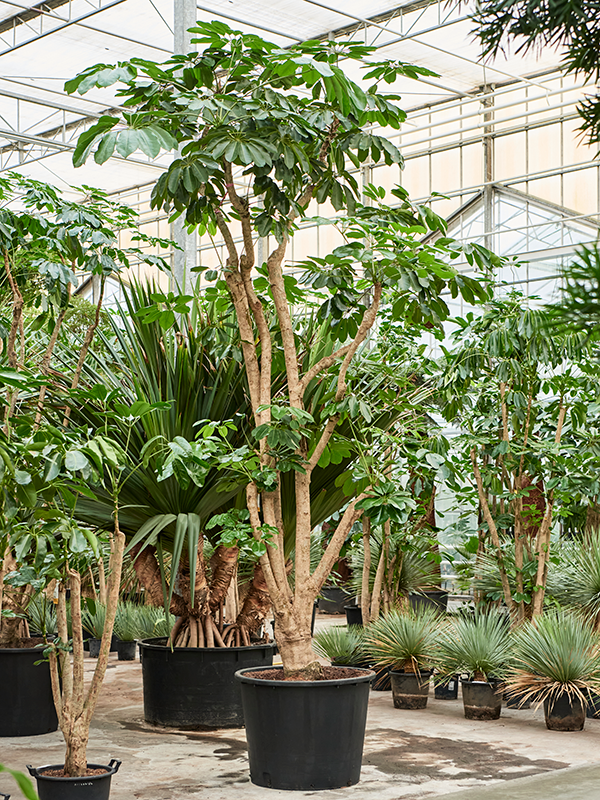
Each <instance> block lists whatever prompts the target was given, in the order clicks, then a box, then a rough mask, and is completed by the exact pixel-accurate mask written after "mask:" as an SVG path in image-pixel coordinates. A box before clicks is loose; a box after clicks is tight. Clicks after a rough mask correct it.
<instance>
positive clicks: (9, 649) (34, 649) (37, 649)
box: [0, 642, 48, 653]
mask: <svg viewBox="0 0 600 800" xmlns="http://www.w3.org/2000/svg"><path fill="white" fill-rule="evenodd" d="M46 647H48V645H47V644H46V643H45V642H42V644H36V646H35V647H0V653H43V652H44V650H45V648H46Z"/></svg>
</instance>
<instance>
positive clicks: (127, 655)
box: [117, 639, 137, 661]
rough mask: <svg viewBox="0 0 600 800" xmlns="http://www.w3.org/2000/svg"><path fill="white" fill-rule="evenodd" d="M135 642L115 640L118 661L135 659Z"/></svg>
mask: <svg viewBox="0 0 600 800" xmlns="http://www.w3.org/2000/svg"><path fill="white" fill-rule="evenodd" d="M136 648H137V642H136V641H135V640H134V641H133V642H125V641H122V640H121V639H119V641H118V642H117V659H118V660H119V661H135V653H136Z"/></svg>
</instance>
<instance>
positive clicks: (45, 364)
mask: <svg viewBox="0 0 600 800" xmlns="http://www.w3.org/2000/svg"><path fill="white" fill-rule="evenodd" d="M73 268H75V264H73ZM70 299H71V284H69V290H68V292H67V304H66V306H65V307H64V308H63V309H62V310H61V312H60V314H59V315H58V317H57V319H56V323H55V325H54V330H53V331H52V333H51V335H50V339H49V341H48V346H47V347H46V352H45V353H44V357H43V358H42V361H41V363H40V372H41V373H42V375H47V374H48V371H49V369H50V360H51V359H52V353H53V352H54V348H55V347H56V343H57V341H58V336H59V334H60V329H61V328H62V324H63V322H64V321H65V317H66V315H67V312H68V310H69V301H70ZM46 389H47V385H46V384H44V385H43V386H42V387H41V388H40V393H39V394H38V401H37V411H36V415H35V422H34V426H35V427H36V428H37V427H39V425H40V423H41V421H42V412H43V410H44V400H45V398H46Z"/></svg>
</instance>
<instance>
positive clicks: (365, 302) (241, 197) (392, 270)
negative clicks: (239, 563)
mask: <svg viewBox="0 0 600 800" xmlns="http://www.w3.org/2000/svg"><path fill="white" fill-rule="evenodd" d="M191 30H192V32H193V33H195V34H197V37H198V38H196V39H194V40H193V43H194V44H197V45H199V46H200V48H199V52H194V53H189V54H187V55H181V56H173V57H172V58H171V59H169V61H167V62H166V63H163V64H156V63H153V62H149V61H143V60H140V59H131V60H130V61H128V62H124V63H121V64H118V65H116V66H108V65H104V64H99V65H96V66H94V67H91V68H89V69H87V70H85V71H84V72H83V73H81V74H80V75H78V76H77V77H76V78H74V79H73V80H71V81H69V82H68V83H67V84H66V88H67V91H69V92H75V91H79V92H80V93H82V94H83V93H85V92H86V91H87V90H88V89H90V88H92V87H102V86H108V85H110V84H112V83H116V82H120V83H121V84H122V86H121V87H120V88H119V89H118V91H117V94H118V96H119V97H120V99H121V102H122V103H123V105H124V106H125V107H126V108H127V109H128V111H127V112H126V113H124V114H123V115H122V116H121V117H120V118H117V117H112V116H111V117H102V118H101V119H100V120H98V122H97V123H96V124H95V125H94V126H93V127H91V128H90V129H88V130H87V131H86V132H85V133H84V134H82V136H81V137H80V139H79V142H78V145H77V148H76V150H75V153H74V163H75V164H76V165H79V164H82V163H83V162H84V161H85V160H86V158H88V157H89V156H90V154H92V153H93V155H94V159H95V160H96V161H97V162H98V163H102V162H103V161H105V160H106V159H107V158H109V157H110V155H111V154H112V153H113V152H114V151H115V150H116V151H117V152H118V153H120V154H121V155H123V156H128V155H129V154H131V153H132V152H134V150H135V149H136V148H140V149H141V150H142V151H144V152H146V153H147V154H149V155H156V154H157V153H158V152H159V150H160V147H161V146H167V147H168V146H171V145H172V144H173V143H176V144H177V147H178V148H179V153H180V155H179V157H177V158H176V159H175V160H174V161H173V163H172V164H171V166H170V167H169V169H168V170H167V171H166V172H165V173H164V174H163V175H162V176H161V177H160V178H159V179H158V181H157V183H156V186H155V187H154V190H153V195H152V204H153V206H154V207H156V208H158V207H165V208H166V209H168V210H171V211H172V218H175V217H176V216H178V215H185V221H186V223H187V224H188V225H189V226H190V227H191V228H193V227H197V228H198V230H199V231H200V233H201V234H202V235H209V236H211V237H215V236H216V235H217V234H218V236H219V237H220V240H222V243H223V247H224V251H225V253H226V255H225V258H224V259H223V261H222V262H221V264H220V268H219V270H215V271H214V273H215V274H213V275H210V274H209V273H207V277H209V278H213V279H214V278H217V277H220V278H221V279H222V280H223V281H224V283H225V284H226V286H227V288H228V290H229V293H230V296H231V299H232V302H233V305H234V307H235V312H236V318H237V324H238V327H239V333H240V337H241V342H242V351H243V358H244V362H245V367H246V372H247V379H248V389H249V395H250V403H251V406H252V413H253V418H254V423H255V428H254V431H253V440H254V442H255V444H256V451H257V456H258V460H259V466H258V468H257V469H255V470H253V474H252V475H250V476H249V478H250V479H249V480H248V482H247V485H246V490H245V492H246V503H247V508H248V512H249V521H250V524H251V526H252V530H253V535H254V536H255V538H256V539H257V540H260V541H264V540H265V532H266V533H267V534H268V535H267V537H266V541H267V547H266V553H265V554H264V555H262V556H261V566H262V569H263V573H264V577H265V581H266V585H267V586H268V590H269V593H270V595H271V600H272V603H273V607H274V612H275V618H276V630H277V642H278V646H279V650H280V652H281V655H282V659H283V663H284V671H285V673H286V674H287V675H289V676H293V675H300V676H302V677H307V678H310V677H316V676H319V675H320V672H321V668H320V666H319V664H318V663H317V662H316V660H315V656H314V653H313V651H312V647H311V634H310V623H311V613H312V607H313V602H314V599H315V598H316V596H317V594H318V593H319V590H320V588H321V586H322V584H323V582H324V581H325V579H326V578H327V576H328V574H329V572H330V570H331V568H332V567H333V565H334V563H335V561H336V559H337V557H338V554H339V551H340V548H341V546H342V544H343V542H344V541H345V539H346V537H347V535H348V533H349V531H350V529H351V527H352V525H353V524H354V522H355V521H356V520H357V519H358V518H359V516H360V514H361V513H362V511H361V507H360V504H361V502H362V500H364V499H366V498H367V497H369V496H370V494H369V492H370V488H371V483H370V482H366V481H365V480H364V476H363V484H362V487H361V488H362V491H361V492H360V494H358V495H357V496H355V497H354V499H353V500H352V501H351V502H349V503H348V505H347V507H346V508H345V510H344V511H343V513H342V514H341V516H340V518H339V521H338V523H337V525H336V527H335V530H334V532H333V533H332V535H331V537H330V540H329V543H328V545H327V547H326V549H325V552H324V554H323V556H322V558H321V560H320V562H319V564H318V565H317V566H316V567H315V568H311V559H310V542H311V533H312V529H313V522H312V520H311V512H310V488H311V476H312V475H313V472H314V470H315V468H316V466H317V465H318V464H319V462H322V460H323V459H326V458H327V457H328V455H330V454H331V452H332V451H334V450H335V449H336V448H337V447H339V446H340V444H341V443H340V442H339V440H338V438H337V437H336V427H337V426H338V425H339V423H340V421H341V420H343V419H344V418H345V416H346V415H347V414H348V409H349V401H350V398H349V397H348V394H347V380H346V378H347V374H348V370H349V368H350V366H351V363H352V360H353V358H354V356H355V355H356V353H357V352H358V350H359V348H361V347H362V346H365V342H366V340H367V337H368V336H369V335H370V334H371V332H372V331H373V329H374V326H375V323H376V320H377V314H378V311H379V309H380V307H381V305H382V302H384V300H385V298H386V296H387V295H389V296H390V298H391V299H392V302H393V309H394V314H395V315H396V316H397V317H398V318H403V319H405V320H406V322H407V324H414V325H424V324H428V325H430V326H431V327H435V326H436V325H440V324H441V321H442V320H443V319H444V318H445V317H446V316H447V314H448V309H447V307H446V305H445V303H444V302H443V300H442V299H441V298H440V293H441V291H442V290H443V289H445V288H447V287H450V290H451V292H452V293H453V294H454V295H456V294H458V293H459V292H464V293H465V294H466V296H467V299H469V300H470V301H472V300H473V298H474V295H475V294H478V295H479V296H480V297H483V295H484V293H485V292H484V290H483V289H482V288H481V286H480V285H479V283H478V282H477V281H475V280H473V279H469V278H466V277H464V276H461V275H458V274H457V273H456V271H455V270H454V269H453V268H452V267H450V266H448V263H447V262H448V261H449V260H450V259H452V258H454V257H458V256H459V254H460V250H461V248H460V247H459V246H458V245H457V244H455V243H453V242H451V241H450V240H448V239H445V238H441V239H438V241H437V242H436V243H435V244H434V245H428V244H423V243H420V241H419V238H420V237H421V236H422V235H423V234H424V233H426V232H427V231H428V230H440V229H441V230H442V231H443V232H445V226H444V223H443V221H442V220H440V219H439V218H438V217H437V216H436V215H435V214H434V213H433V212H432V211H431V210H430V209H429V208H428V207H425V206H424V207H417V206H415V205H413V204H412V203H411V202H410V201H409V199H408V197H407V194H406V192H405V191H404V190H403V189H400V188H398V189H397V190H395V202H396V203H397V206H396V207H395V208H392V207H388V206H386V205H384V204H383V203H382V200H383V198H384V196H385V193H384V192H383V191H379V190H376V189H374V188H371V189H369V190H368V193H369V195H370V198H369V201H370V202H372V203H373V205H372V206H363V205H360V204H359V203H358V197H359V193H360V187H359V186H358V184H357V181H356V177H355V174H356V171H357V170H359V169H360V167H361V165H363V164H366V163H369V164H374V163H375V164H376V163H379V162H380V160H382V159H383V160H385V162H386V163H387V164H388V165H393V164H401V162H402V158H401V155H400V153H399V152H398V150H397V148H396V147H395V146H394V145H393V144H392V143H391V142H390V141H388V140H387V139H385V138H384V137H382V136H380V135H378V134H376V133H374V132H372V126H380V127H381V128H396V129H397V128H399V126H400V124H401V123H402V121H403V120H404V119H405V113H404V112H403V111H402V110H401V109H400V108H399V106H398V105H397V101H398V99H399V98H398V97H397V96H396V95H393V94H386V93H385V92H384V91H383V90H382V86H383V87H385V85H386V84H392V83H393V82H394V81H395V80H396V78H397V77H398V76H408V77H411V78H418V76H419V75H431V74H432V73H431V72H430V71H429V70H425V69H421V68H417V67H414V66H411V65H408V64H404V63H402V62H398V61H383V62H382V61H379V62H375V61H372V62H369V58H370V57H371V56H372V54H373V52H374V48H371V47H368V46H365V45H363V44H360V43H356V42H352V41H344V42H336V41H330V42H316V41H309V42H305V43H301V44H298V45H294V46H292V47H290V48H287V49H285V50H284V49H282V48H280V47H278V46H277V45H275V44H272V43H270V42H267V41H264V40H263V39H260V38H258V37H257V36H253V35H244V34H241V33H239V32H237V31H233V30H231V29H230V28H229V27H227V26H226V25H224V24H222V23H217V22H213V23H208V24H200V23H199V24H198V27H196V28H193V29H191ZM346 65H348V66H349V67H351V68H352V69H354V70H356V67H357V66H358V67H359V68H362V69H363V70H364V73H365V74H364V77H365V79H366V80H372V81H373V83H372V85H371V86H370V88H368V89H367V91H365V90H364V89H363V88H362V87H361V86H360V85H359V84H358V83H357V82H356V81H354V80H352V79H351V78H350V77H349V75H348V74H347V72H345V71H344V67H345V66H346ZM169 143H171V145H170V144H169ZM313 200H316V201H317V203H321V204H322V203H331V205H332V206H333V208H334V209H335V211H336V212H338V213H339V214H340V215H341V217H340V219H338V221H337V224H338V227H339V229H340V232H341V234H342V237H343V240H344V241H345V243H344V244H342V245H341V246H339V247H338V248H336V249H335V250H334V251H333V252H331V253H330V254H328V255H326V256H325V257H324V258H313V259H311V260H309V261H307V262H306V263H305V264H304V265H303V270H304V278H303V280H304V281H305V283H306V286H307V290H306V291H307V296H310V297H313V298H320V301H321V304H320V308H319V311H318V313H319V316H320V318H321V319H322V320H328V321H330V323H331V326H332V332H333V333H334V334H335V337H336V341H337V345H338V346H337V347H336V349H335V350H334V351H333V352H332V353H330V354H329V355H327V356H325V357H323V358H321V359H319V360H318V361H316V362H315V363H313V364H312V366H310V368H309V369H307V370H306V371H301V369H300V367H299V356H298V348H297V341H296V338H295V334H294V325H293V318H292V303H294V302H295V303H298V299H297V297H294V296H293V295H288V291H287V289H288V288H289V287H288V286H286V280H285V271H284V264H285V260H286V253H287V248H288V244H289V242H290V239H291V237H292V235H293V234H294V231H295V230H296V227H297V222H298V220H299V219H301V218H302V217H304V216H305V215H306V212H307V209H308V207H309V205H310V203H311V201H313ZM258 239H262V240H263V242H266V243H267V249H268V250H269V253H268V256H267V257H266V259H265V261H264V263H262V264H261V263H258V264H257V263H256V250H257V240H258ZM217 244H218V245H220V241H218V242H217ZM217 252H218V249H217ZM466 255H467V258H468V259H470V261H471V262H472V263H473V262H474V261H477V262H479V263H480V264H481V263H482V262H483V261H485V262H486V265H487V266H489V259H490V256H489V254H488V253H487V251H484V250H483V249H481V248H478V247H475V246H474V247H472V248H469V251H468V253H466ZM255 270H260V272H261V273H262V276H263V277H264V278H265V279H266V281H267V285H266V288H265V289H264V290H263V291H261V292H260V293H259V291H258V290H257V287H256V285H255V281H254V278H255V277H256V273H255ZM217 273H218V274H217ZM270 312H272V313H274V314H275V315H276V318H277V321H278V325H277V326H276V329H275V330H270V329H269V325H268V322H267V320H268V317H269V315H270ZM275 340H277V342H280V343H281V347H282V349H283V353H284V362H285V370H286V385H285V390H284V391H282V392H280V393H278V394H277V396H276V397H274V396H273V395H272V380H271V375H272V370H273V353H274V341H275ZM315 381H327V382H328V385H329V386H330V402H329V406H328V413H327V414H325V415H323V418H322V422H321V425H320V427H318V426H317V425H316V423H315V420H314V419H313V417H312V416H311V414H310V413H309V412H308V411H307V410H306V409H305V407H304V398H305V395H306V392H307V390H308V388H309V387H310V386H311V385H312V384H313V382H315ZM349 441H350V444H351V445H352V444H353V442H352V441H351V439H350V440H348V439H346V440H345V441H344V442H343V446H344V448H347V446H348V442H349ZM196 453H197V451H196ZM230 461H231V459H230ZM288 471H290V472H293V474H294V482H295V498H296V529H295V561H294V584H293V587H292V584H291V582H290V580H289V577H288V571H289V570H288V565H287V564H286V559H285V555H284V546H283V544H284V530H283V523H282V508H281V491H280V487H281V480H280V478H281V474H282V473H283V472H288ZM381 502H382V504H385V502H386V495H385V494H382V495H381Z"/></svg>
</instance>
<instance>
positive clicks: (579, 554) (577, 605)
mask: <svg viewBox="0 0 600 800" xmlns="http://www.w3.org/2000/svg"><path fill="white" fill-rule="evenodd" d="M548 586H549V588H550V590H551V592H552V594H553V595H554V596H555V597H556V599H557V600H558V601H559V603H560V604H561V605H563V606H568V607H571V608H573V610H577V611H579V612H581V614H582V615H583V616H584V617H585V619H587V620H588V621H589V622H590V623H591V624H592V625H593V626H594V628H595V629H596V631H599V630H600V531H596V532H594V533H592V534H590V536H589V537H586V539H585V540H584V541H581V540H575V541H569V542H564V543H563V544H562V547H561V551H560V560H559V563H558V564H557V565H556V566H555V567H554V569H553V570H552V572H551V573H550V576H549V579H548Z"/></svg>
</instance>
